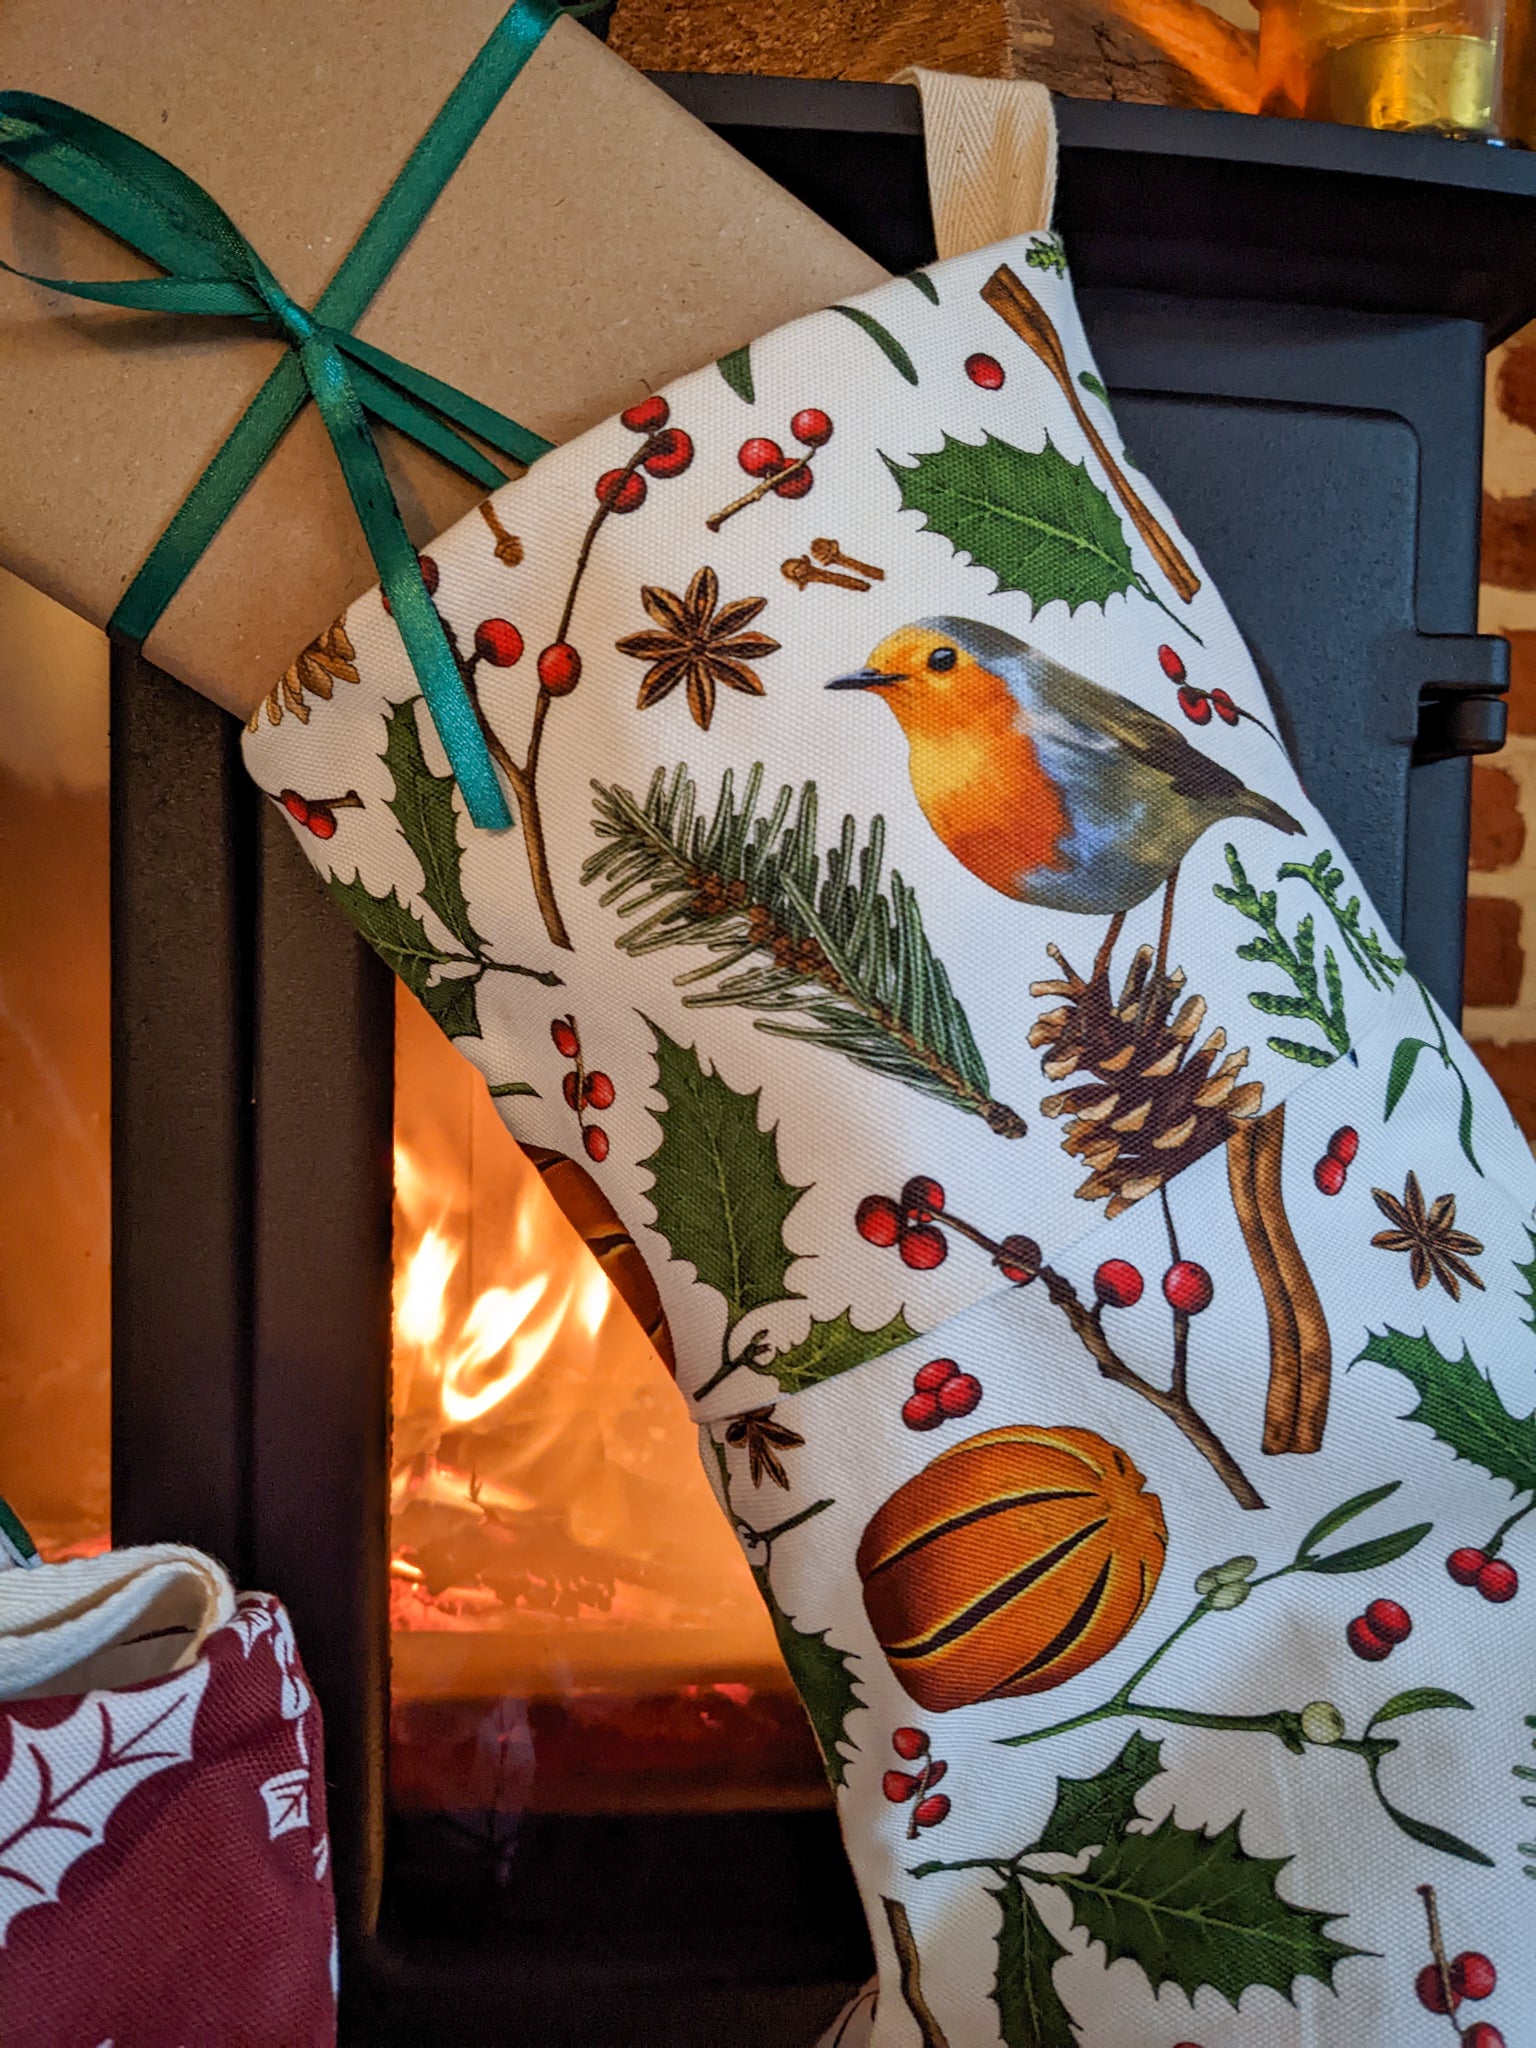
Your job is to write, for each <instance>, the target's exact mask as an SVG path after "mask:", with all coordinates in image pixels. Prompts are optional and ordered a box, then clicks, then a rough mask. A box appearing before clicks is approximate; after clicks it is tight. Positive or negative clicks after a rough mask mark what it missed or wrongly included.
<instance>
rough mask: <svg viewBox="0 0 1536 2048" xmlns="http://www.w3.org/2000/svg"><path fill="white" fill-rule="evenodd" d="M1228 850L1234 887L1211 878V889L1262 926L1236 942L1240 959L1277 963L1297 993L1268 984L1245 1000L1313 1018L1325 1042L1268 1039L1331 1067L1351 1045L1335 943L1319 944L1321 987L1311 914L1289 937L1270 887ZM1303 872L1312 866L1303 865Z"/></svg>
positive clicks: (1308, 1061) (1302, 1059)
mask: <svg viewBox="0 0 1536 2048" xmlns="http://www.w3.org/2000/svg"><path fill="white" fill-rule="evenodd" d="M1226 855H1227V866H1228V867H1229V868H1230V869H1231V871H1232V887H1231V888H1228V887H1227V886H1226V885H1225V884H1224V883H1221V882H1215V883H1213V884H1212V890H1213V893H1214V894H1215V895H1216V896H1217V898H1218V899H1219V900H1220V901H1221V902H1223V903H1230V904H1231V906H1232V908H1233V909H1234V910H1235V911H1236V912H1237V913H1238V915H1239V916H1240V917H1246V918H1247V919H1248V920H1249V922H1250V923H1251V924H1256V925H1257V926H1258V927H1259V932H1260V936H1259V937H1258V938H1256V939H1249V940H1248V942H1247V943H1246V944H1245V945H1241V946H1239V947H1238V949H1237V957H1238V959H1239V960H1252V961H1255V962H1257V963H1258V964H1259V965H1261V966H1264V967H1275V968H1278V969H1279V971H1280V972H1281V973H1282V974H1283V975H1285V977H1286V979H1287V980H1288V981H1290V982H1291V984H1292V985H1293V987H1294V988H1295V990H1296V993H1295V995H1280V994H1277V993H1275V992H1274V991H1272V990H1270V989H1254V990H1252V991H1250V993H1249V997H1248V1000H1249V1002H1250V1003H1252V1005H1253V1007H1254V1008H1255V1009H1256V1010H1261V1011H1262V1012H1263V1013H1264V1015H1265V1016H1266V1017H1294V1018H1296V1019H1297V1020H1298V1022H1302V1023H1308V1024H1315V1025H1316V1027H1317V1029H1318V1030H1319V1031H1321V1032H1322V1034H1323V1036H1324V1038H1325V1039H1326V1040H1327V1041H1328V1043H1327V1046H1320V1045H1308V1044H1306V1043H1305V1041H1303V1040H1301V1039H1296V1038H1270V1039H1269V1040H1267V1043H1268V1046H1269V1049H1270V1051H1271V1052H1276V1053H1279V1054H1280V1055H1281V1057H1282V1058H1283V1059H1288V1060H1296V1061H1298V1062H1299V1063H1300V1064H1301V1065H1303V1066H1308V1067H1331V1066H1332V1065H1333V1063H1334V1061H1335V1060H1337V1059H1342V1058H1343V1056H1344V1055H1345V1054H1346V1053H1347V1052H1348V1051H1349V1050H1350V1045H1351V1040H1350V1035H1349V1023H1348V1020H1347V1018H1346V1017H1345V1014H1344V983H1343V978H1342V977H1341V975H1340V973H1339V963H1338V961H1337V960H1336V959H1335V958H1334V954H1333V948H1332V947H1331V946H1325V947H1324V948H1323V987H1322V989H1321V990H1320V989H1319V987H1318V972H1317V939H1316V932H1315V929H1314V926H1313V922H1312V918H1311V915H1310V914H1308V915H1307V916H1306V917H1304V918H1303V919H1302V920H1301V922H1300V924H1298V925H1297V927H1296V936H1295V938H1294V939H1287V938H1286V936H1285V934H1284V932H1282V931H1281V929H1280V922H1279V918H1278V916H1277V915H1276V908H1275V905H1276V898H1275V892H1274V890H1273V889H1263V890H1259V889H1255V888H1254V886H1253V884H1252V883H1251V882H1250V881H1249V879H1248V876H1247V874H1246V872H1245V871H1244V868H1243V864H1242V862H1241V861H1240V860H1239V859H1238V856H1237V848H1236V847H1235V846H1231V845H1229V846H1228V847H1227V848H1226ZM1302 872H1303V873H1309V872H1310V871H1309V870H1306V869H1303V870H1302Z"/></svg>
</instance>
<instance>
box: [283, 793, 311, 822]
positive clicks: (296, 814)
mask: <svg viewBox="0 0 1536 2048" xmlns="http://www.w3.org/2000/svg"><path fill="white" fill-rule="evenodd" d="M277 800H278V802H279V803H280V804H281V805H282V807H283V809H284V810H285V811H286V812H287V813H288V815H289V817H290V818H292V819H294V820H295V822H296V823H298V824H300V825H307V824H308V823H309V805H308V804H307V803H306V802H305V801H304V799H303V797H301V796H300V795H299V792H298V791H297V790H296V789H285V790H283V791H282V792H281V793H280V794H279V796H278V799H277Z"/></svg>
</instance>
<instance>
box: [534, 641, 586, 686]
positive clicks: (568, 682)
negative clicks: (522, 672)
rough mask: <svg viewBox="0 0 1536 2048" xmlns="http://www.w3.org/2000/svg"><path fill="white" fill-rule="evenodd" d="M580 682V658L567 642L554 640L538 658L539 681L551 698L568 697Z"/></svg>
mask: <svg viewBox="0 0 1536 2048" xmlns="http://www.w3.org/2000/svg"><path fill="white" fill-rule="evenodd" d="M580 680H581V656H580V655H579V654H578V653H577V652H576V650H575V648H574V647H573V646H572V645H571V643H570V641H569V640H556V641H555V642H554V643H553V644H552V645H551V646H549V647H546V648H545V650H544V652H543V653H542V654H541V655H540V656H539V681H540V682H541V683H542V684H543V685H544V687H545V689H546V690H548V692H549V694H550V696H551V697H568V696H569V695H570V694H571V692H572V690H574V689H575V687H576V685H577V683H578V682H579V681H580Z"/></svg>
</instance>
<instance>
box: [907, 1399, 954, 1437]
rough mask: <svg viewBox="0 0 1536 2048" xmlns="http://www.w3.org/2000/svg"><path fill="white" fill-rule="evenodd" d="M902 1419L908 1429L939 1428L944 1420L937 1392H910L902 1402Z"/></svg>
mask: <svg viewBox="0 0 1536 2048" xmlns="http://www.w3.org/2000/svg"><path fill="white" fill-rule="evenodd" d="M901 1419H902V1421H903V1422H904V1423H905V1424H906V1425H907V1427H908V1429H937V1428H938V1426H939V1424H940V1423H941V1422H942V1421H943V1420H944V1413H943V1410H942V1409H941V1408H940V1407H939V1397H938V1395H937V1394H909V1395H908V1396H907V1398H906V1400H905V1401H903V1402H902V1404H901Z"/></svg>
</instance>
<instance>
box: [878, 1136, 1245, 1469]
mask: <svg viewBox="0 0 1536 2048" xmlns="http://www.w3.org/2000/svg"><path fill="white" fill-rule="evenodd" d="M1163 1213H1164V1220H1165V1222H1166V1223H1167V1225H1168V1240H1169V1249H1170V1252H1171V1261H1170V1263H1169V1265H1168V1267H1167V1270H1166V1271H1165V1272H1164V1274H1163V1282H1162V1285H1163V1298H1164V1300H1165V1301H1166V1302H1167V1303H1168V1306H1169V1308H1170V1309H1171V1310H1172V1311H1173V1370H1172V1375H1171V1379H1170V1384H1169V1385H1168V1386H1167V1387H1159V1386H1156V1385H1154V1384H1153V1382H1152V1381H1150V1380H1147V1379H1144V1378H1143V1377H1142V1376H1141V1374H1140V1373H1138V1372H1136V1371H1135V1370H1134V1369H1133V1368H1132V1367H1131V1366H1129V1365H1127V1364H1126V1362H1125V1360H1124V1359H1123V1358H1122V1357H1121V1356H1120V1354H1119V1353H1118V1351H1116V1349H1115V1347H1114V1345H1113V1344H1112V1343H1111V1342H1110V1340H1109V1338H1108V1336H1107V1335H1106V1334H1105V1330H1104V1314H1105V1311H1106V1310H1107V1309H1122V1308H1130V1307H1133V1306H1134V1304H1135V1303H1136V1302H1138V1301H1139V1300H1140V1299H1141V1296H1142V1293H1143V1291H1144V1288H1145V1283H1144V1281H1143V1279H1142V1276H1141V1274H1140V1272H1139V1271H1138V1270H1137V1269H1136V1267H1134V1266H1133V1265H1131V1264H1130V1262H1129V1261H1128V1260H1125V1259H1106V1260H1105V1261H1104V1263H1103V1264H1102V1265H1101V1266H1100V1267H1099V1269H1098V1271H1097V1272H1096V1273H1095V1275H1094V1302H1093V1305H1092V1307H1089V1306H1087V1305H1086V1304H1085V1303H1084V1302H1083V1301H1081V1300H1080V1299H1079V1297H1078V1293H1077V1289H1076V1288H1075V1287H1074V1286H1073V1285H1072V1283H1071V1281H1070V1280H1068V1279H1067V1278H1065V1276H1064V1275H1063V1274H1060V1273H1057V1272H1055V1271H1053V1270H1052V1268H1051V1267H1049V1266H1047V1265H1046V1264H1045V1263H1044V1253H1043V1252H1042V1251H1041V1249H1040V1246H1039V1245H1038V1244H1037V1243H1036V1241H1035V1239H1034V1238H1032V1237H1028V1236H1026V1235H1025V1234H1024V1233H1023V1232H1022V1231H1014V1232H1010V1234H1009V1235H1008V1236H1007V1237H1003V1238H992V1237H988V1236H987V1234H986V1233H985V1231H981V1230H978V1229H977V1228H976V1227H975V1225H974V1224H971V1223H967V1222H966V1221H965V1220H964V1219H963V1218H962V1217H959V1216H956V1215H954V1214H953V1213H952V1212H951V1211H950V1210H948V1209H946V1208H945V1206H944V1189H943V1187H942V1186H941V1185H940V1183H939V1182H938V1181H936V1180H935V1179H933V1177H932V1176H931V1175H930V1174H924V1173H919V1174H914V1175H913V1176H912V1178H911V1179H910V1180H909V1181H908V1182H907V1184H906V1186H905V1187H904V1188H903V1189H902V1191H901V1194H900V1196H899V1197H893V1196H890V1195H866V1196H865V1197H864V1199H863V1201H861V1202H860V1203H859V1205H858V1208H857V1209H856V1210H855V1212H854V1219H853V1221H854V1228H855V1229H856V1230H857V1231H858V1233H859V1235H860V1237H862V1238H863V1239H864V1241H865V1243H866V1244H872V1245H876V1246H878V1247H880V1248H881V1249H882V1250H883V1249H888V1248H890V1247H891V1246H894V1247H895V1249H896V1251H897V1254H898V1256H899V1257H900V1259H901V1261H902V1264H903V1265H905V1266H909V1267H911V1268H912V1270H913V1271H914V1272H919V1273H927V1272H932V1271H933V1270H934V1268H935V1267H938V1266H942V1265H943V1263H944V1261H945V1260H946V1259H947V1258H948V1257H949V1240H948V1238H947V1237H946V1236H945V1232H946V1231H953V1232H954V1233H955V1235H956V1236H957V1237H961V1238H963V1239H965V1240H966V1241H967V1242H968V1243H970V1244H973V1245H975V1246H976V1248H977V1250H978V1251H981V1252H984V1253H985V1254H986V1256H987V1257H988V1258H989V1259H990V1260H991V1262H992V1264H993V1265H994V1266H995V1267H996V1268H997V1270H998V1272H999V1273H1000V1274H1001V1275H1002V1277H1003V1278H1004V1279H1005V1280H1007V1281H1009V1282H1010V1283H1011V1284H1012V1285H1013V1286H1015V1287H1028V1286H1030V1285H1031V1283H1032V1282H1033V1281H1035V1280H1037V1279H1038V1280H1040V1281H1041V1282H1042V1283H1043V1284H1044V1287H1045V1291H1046V1293H1047V1295H1048V1296H1049V1297H1050V1300H1051V1303H1052V1306H1053V1307H1055V1308H1058V1309H1060V1311H1061V1312H1062V1314H1063V1315H1064V1316H1065V1317H1066V1319H1067V1321H1068V1322H1069V1323H1070V1324H1071V1326H1072V1329H1073V1332H1074V1334H1075V1335H1076V1336H1077V1338H1078V1340H1079V1342H1080V1343H1081V1344H1082V1345H1083V1348H1084V1349H1085V1350H1086V1351H1087V1352H1088V1355H1089V1356H1090V1357H1091V1358H1092V1360H1093V1362H1094V1364H1095V1365H1096V1366H1097V1367H1098V1369H1099V1372H1100V1373H1101V1374H1102V1375H1103V1377H1104V1378H1105V1379H1107V1380H1112V1381H1113V1382H1114V1383H1115V1384H1116V1385H1117V1386H1121V1387H1125V1388H1128V1389H1129V1390H1130V1391H1131V1392H1132V1393H1135V1394H1138V1395H1140V1397H1141V1399H1142V1400H1144V1401H1149V1402H1151V1404H1152V1406H1153V1407H1154V1408H1157V1409H1159V1410H1160V1411H1161V1412H1162V1413H1163V1414H1164V1415H1166V1416H1168V1417H1169V1419H1170V1420H1171V1421H1172V1422H1173V1423H1174V1424H1175V1425H1176V1426H1177V1427H1178V1428H1179V1429H1180V1430H1182V1431H1183V1433H1184V1435H1185V1436H1186V1437H1187V1438H1188V1439H1189V1441H1190V1442H1191V1443H1192V1444H1193V1445H1194V1446H1195V1448H1196V1449H1197V1450H1198V1451H1199V1452H1200V1454H1201V1456H1202V1457H1203V1458H1205V1459H1206V1460H1207V1461H1208V1463H1209V1464H1210V1465H1211V1467H1212V1469H1213V1470H1214V1471H1215V1472H1216V1473H1218V1474H1219V1476H1220V1478H1221V1480H1222V1482H1223V1484H1224V1485H1225V1486H1226V1487H1227V1489H1228V1491H1229V1492H1230V1493H1231V1494H1232V1497H1233V1499H1234V1500H1236V1501H1237V1502H1238V1503H1239V1504H1240V1505H1241V1506H1242V1507H1245V1508H1261V1507H1263V1505H1264V1502H1263V1499H1262V1497H1261V1496H1260V1494H1259V1492H1258V1490H1257V1488H1256V1487H1255V1486H1254V1485H1253V1483H1252V1481H1251V1480H1249V1478H1248V1477H1247V1475H1246V1474H1245V1473H1244V1472H1243V1470H1242V1468H1241V1467H1240V1466H1239V1464H1238V1463H1237V1460H1236V1459H1235V1458H1234V1457H1233V1456H1232V1453H1231V1452H1230V1451H1229V1450H1228V1449H1227V1447H1226V1445H1225V1444H1224V1443H1223V1442H1222V1441H1221V1439H1220V1437H1218V1436H1217V1434H1216V1432H1215V1431H1214V1430H1213V1429H1212V1428H1211V1426H1210V1424H1209V1423H1208V1422H1207V1421H1206V1420H1205V1418H1204V1416H1203V1415H1201V1414H1200V1412H1199V1410H1198V1409H1197V1408H1196V1407H1195V1405H1194V1403H1193V1402H1192V1401H1191V1400H1190V1398H1189V1391H1188V1359H1187V1352H1188V1344H1189V1326H1190V1322H1191V1320H1192V1319H1193V1318H1194V1317H1195V1316H1198V1315H1203V1314H1204V1312H1205V1310H1206V1309H1208V1308H1209V1307H1210V1305H1211V1303H1212V1301H1213V1300H1214V1299H1215V1296H1216V1287H1215V1282H1214V1281H1213V1280H1212V1278H1211V1276H1210V1274H1209V1273H1208V1272H1207V1271H1206V1269H1205V1267H1204V1266H1202V1265H1199V1264H1197V1263H1196V1261H1195V1260H1193V1259H1186V1258H1184V1257H1183V1256H1182V1254H1181V1253H1180V1251H1179V1246H1178V1240H1177V1238H1176V1236H1175V1234H1174V1230H1173V1218H1172V1216H1171V1214H1170V1213H1169V1211H1168V1207H1167V1200H1166V1196H1165V1197H1164V1204H1163ZM921 1391H923V1390H922V1389H920V1388H916V1387H915V1388H914V1396H915V1395H916V1394H917V1393H919V1392H921ZM930 1391H937V1390H936V1389H934V1390H930ZM908 1405H909V1406H910V1405H911V1404H910V1403H909V1404H908ZM911 1426H916V1427H921V1428H933V1427H936V1424H935V1423H933V1422H927V1423H921V1424H917V1425H910V1424H909V1427H911Z"/></svg>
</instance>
